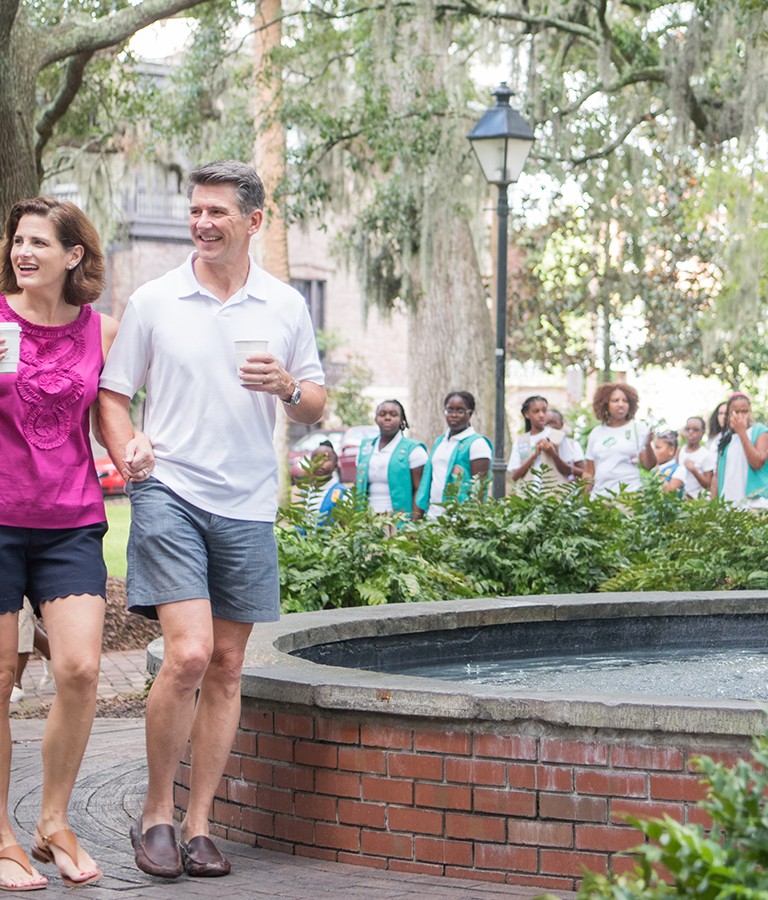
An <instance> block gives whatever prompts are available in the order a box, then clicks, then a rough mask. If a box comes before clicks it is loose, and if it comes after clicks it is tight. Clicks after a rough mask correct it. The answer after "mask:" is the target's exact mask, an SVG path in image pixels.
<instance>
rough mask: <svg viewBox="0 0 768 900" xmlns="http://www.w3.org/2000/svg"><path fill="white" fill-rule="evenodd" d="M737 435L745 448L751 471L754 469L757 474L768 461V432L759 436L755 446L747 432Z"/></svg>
mask: <svg viewBox="0 0 768 900" xmlns="http://www.w3.org/2000/svg"><path fill="white" fill-rule="evenodd" d="M734 431H735V429H734ZM736 433H737V434H738V435H739V437H740V438H741V443H742V445H743V447H744V455H745V456H746V457H747V462H748V463H749V467H750V469H753V470H754V471H755V472H757V471H758V469H762V468H763V466H764V465H765V463H766V460H768V431H764V432H763V433H762V434H761V435H759V436H758V438H757V440H756V441H755V443H754V444H752V443H751V442H750V440H749V437H748V436H747V433H746V431H744V432H743V433H742V432H741V431H737V432H736Z"/></svg>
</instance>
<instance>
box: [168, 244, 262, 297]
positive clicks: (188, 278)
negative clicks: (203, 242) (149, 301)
mask: <svg viewBox="0 0 768 900" xmlns="http://www.w3.org/2000/svg"><path fill="white" fill-rule="evenodd" d="M195 255H196V251H195V250H193V251H192V252H191V253H190V254H189V256H188V257H187V259H186V261H185V262H184V264H183V265H182V267H181V276H182V281H183V285H182V290H181V291H180V292H179V296H180V297H195V296H197V295H201V294H202V295H203V296H206V297H213V296H214V295H213V294H212V293H211V292H210V291H209V290H208V288H206V287H203V285H202V284H200V282H199V281H198V280H197V278H196V276H195V269H194V265H193V263H194V260H195ZM267 295H268V291H267V289H266V283H265V278H264V273H263V271H262V270H261V269H260V268H259V267H258V266H257V265H256V263H255V261H254V259H253V257H252V256H251V255H250V253H249V254H248V277H247V278H246V279H245V284H244V285H243V287H242V288H241V289H240V298H239V299H245V298H246V297H251V298H253V299H254V300H266V299H267ZM214 299H217V298H215V297H214ZM235 302H239V300H236V301H235Z"/></svg>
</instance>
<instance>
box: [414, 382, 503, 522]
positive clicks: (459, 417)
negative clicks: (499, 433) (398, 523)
mask: <svg viewBox="0 0 768 900" xmlns="http://www.w3.org/2000/svg"><path fill="white" fill-rule="evenodd" d="M474 411H475V398H474V397H473V396H472V394H470V393H469V392H468V391H453V393H450V394H448V396H447V397H446V398H445V400H444V402H443V412H444V413H445V421H446V424H447V425H448V430H447V431H446V432H445V433H444V434H441V435H440V437H439V438H438V439H437V440H436V441H435V443H434V444H433V446H432V449H431V450H430V452H429V459H428V460H427V464H426V466H425V467H424V474H423V475H422V478H421V485H420V487H419V492H418V494H417V495H416V503H417V504H418V506H419V508H420V509H423V510H425V511H426V513H427V518H428V519H436V518H437V517H438V516H440V515H442V513H443V512H444V508H443V502H444V501H445V500H446V499H447V498H448V497H449V496H451V494H452V493H453V492H455V493H456V496H457V498H458V499H459V500H466V499H467V498H468V497H470V496H471V493H472V483H473V481H475V480H480V481H482V480H486V481H487V478H488V473H489V471H490V469H491V459H492V458H493V447H492V444H491V442H490V441H489V440H488V438H487V437H485V436H484V435H482V434H478V433H477V432H476V431H475V429H474V428H473V427H472V425H471V424H470V421H471V419H472V413H473V412H474Z"/></svg>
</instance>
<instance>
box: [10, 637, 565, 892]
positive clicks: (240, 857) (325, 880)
mask: <svg viewBox="0 0 768 900" xmlns="http://www.w3.org/2000/svg"><path fill="white" fill-rule="evenodd" d="M144 659H145V654H144V652H143V651H133V652H129V653H112V654H108V655H106V656H105V657H104V659H103V662H102V677H101V681H100V684H99V693H100V695H101V696H103V697H108V696H115V695H117V694H124V693H126V692H130V691H141V690H142V689H143V688H144V685H145V681H146V671H145V668H144ZM40 672H41V669H40V663H39V662H36V661H34V660H32V661H30V663H29V666H28V671H27V672H26V673H25V679H24V688H25V691H27V696H26V698H25V701H24V702H25V703H27V704H30V705H33V704H36V703H40V702H41V701H42V702H48V701H50V700H51V699H52V697H53V689H52V688H50V687H49V688H45V689H44V690H43V691H39V690H37V689H36V688H35V685H36V684H37V681H38V680H39V677H40ZM44 724H45V723H44V722H43V721H41V720H39V719H25V720H14V721H13V722H12V723H11V728H12V732H13V738H14V748H13V753H14V757H13V772H12V777H11V798H10V804H9V809H10V812H11V818H12V820H15V823H16V829H17V836H18V838H19V842H20V843H21V844H22V846H23V847H24V848H25V849H27V850H28V848H29V846H30V843H31V838H32V835H33V833H34V828H35V821H36V818H37V813H38V810H39V808H40V740H41V737H42V733H43V726H44ZM144 789H145V769H144V723H143V721H141V720H136V719H97V721H96V723H95V725H94V730H93V734H92V736H91V740H90V743H89V746H88V751H87V753H86V758H85V761H84V763H83V767H82V769H81V773H80V779H79V781H78V784H77V787H76V790H75V796H74V798H73V803H72V808H71V816H70V821H71V824H72V827H73V829H74V831H75V832H76V833H77V834H78V836H79V837H80V838H81V840H82V841H83V844H84V845H85V846H86V847H87V848H88V850H89V852H90V853H91V854H92V855H93V857H94V858H95V859H97V860H98V861H99V862H100V864H101V866H102V869H103V870H104V872H105V877H104V878H103V879H102V880H101V881H100V882H99V883H98V884H93V885H88V886H87V887H85V888H81V889H80V891H79V892H78V896H83V897H84V898H92V900H117V898H120V897H125V898H148V900H161V898H162V900H181V898H184V900H186V898H191V900H195V898H202V897H205V898H211V900H258V898H267V897H269V898H275V900H278V898H289V900H305V898H311V900H315V898H318V897H333V898H338V897H340V896H343V897H344V898H345V900H357V898H360V900H363V898H364V900H409V898H410V900H415V898H419V900H483V898H488V900H504V898H507V900H510V898H512V900H530V898H532V897H534V896H536V895H537V894H539V893H540V892H539V891H534V890H531V889H529V888H515V887H508V886H504V885H490V884H485V883H483V882H475V881H464V880H458V879H446V878H433V877H429V876H423V875H401V874H397V873H390V872H380V871H378V870H374V869H368V868H361V867H357V866H347V865H342V864H339V863H327V862H321V861H318V860H312V859H305V858H303V857H296V856H288V855H286V854H281V853H272V852H269V851H266V850H261V849H257V848H253V847H247V846H245V845H243V844H234V843H227V842H221V846H222V849H223V850H224V852H225V853H226V855H227V856H228V857H229V858H230V859H231V861H232V864H233V869H232V874H230V875H229V876H228V877H227V878H223V879H209V880H206V879H190V878H187V877H186V876H182V877H181V878H180V879H178V880H177V881H163V880H160V879H156V878H152V877H150V876H148V875H144V874H143V873H142V872H140V871H139V870H138V869H137V868H136V867H135V865H134V861H133V851H132V849H131V846H130V842H129V840H128V831H129V828H130V826H131V823H132V822H133V821H134V820H135V819H136V818H137V817H138V815H139V811H140V808H141V800H142V797H143V795H144ZM40 869H41V871H42V872H44V873H45V875H47V876H48V879H49V886H48V889H47V890H46V891H45V892H44V893H42V892H40V893H35V894H34V895H29V896H37V897H40V898H46V900H57V898H64V897H66V898H67V900H72V898H73V897H74V896H75V894H73V892H72V890H71V889H70V888H67V887H65V886H64V885H63V883H62V881H61V879H60V878H59V876H58V872H57V871H56V869H55V867H53V866H50V865H41V866H40ZM569 896H573V895H569Z"/></svg>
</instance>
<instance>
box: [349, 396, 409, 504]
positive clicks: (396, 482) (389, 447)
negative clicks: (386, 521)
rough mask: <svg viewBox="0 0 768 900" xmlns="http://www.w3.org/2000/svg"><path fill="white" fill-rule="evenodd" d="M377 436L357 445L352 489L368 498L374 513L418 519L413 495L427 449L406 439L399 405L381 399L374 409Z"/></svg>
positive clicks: (403, 411)
mask: <svg viewBox="0 0 768 900" xmlns="http://www.w3.org/2000/svg"><path fill="white" fill-rule="evenodd" d="M376 424H377V425H378V426H379V435H378V437H374V438H369V439H368V440H365V441H363V443H362V444H361V445H360V453H359V455H358V457H357V480H356V483H355V486H356V488H357V491H358V494H359V495H360V496H361V497H365V498H367V499H368V502H369V503H370V505H371V509H372V510H373V511H374V512H376V513H391V512H399V513H403V514H404V515H405V516H407V517H408V518H413V519H420V518H421V516H422V515H423V513H422V511H421V510H420V509H419V507H418V506H417V505H416V502H415V499H416V492H417V491H418V489H419V485H420V484H421V476H422V473H423V471H424V466H425V464H426V462H427V448H426V447H425V446H424V444H420V443H419V442H418V441H414V440H411V438H407V437H406V436H405V435H404V434H403V432H404V431H405V429H406V428H407V427H408V419H407V418H406V415H405V410H404V409H403V405H402V403H400V401H399V400H384V402H383V403H380V404H379V405H378V406H377V407H376Z"/></svg>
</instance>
